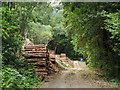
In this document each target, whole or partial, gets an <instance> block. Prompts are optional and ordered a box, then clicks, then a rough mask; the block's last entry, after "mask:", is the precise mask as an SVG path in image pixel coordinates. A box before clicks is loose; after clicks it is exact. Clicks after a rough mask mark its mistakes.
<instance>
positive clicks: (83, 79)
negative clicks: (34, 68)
mask: <svg viewBox="0 0 120 90" xmlns="http://www.w3.org/2000/svg"><path fill="white" fill-rule="evenodd" d="M38 87H39V88H118V86H117V85H112V84H109V83H108V82H107V81H105V80H103V78H102V77H100V76H98V75H97V74H96V73H95V72H94V71H93V70H89V69H88V68H81V65H80V64H79V61H74V68H71V69H67V70H64V71H61V72H59V73H57V74H54V75H51V78H50V79H48V81H47V82H45V83H44V84H43V85H42V86H38Z"/></svg>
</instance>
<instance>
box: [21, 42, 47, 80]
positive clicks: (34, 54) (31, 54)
mask: <svg viewBox="0 0 120 90" xmlns="http://www.w3.org/2000/svg"><path fill="white" fill-rule="evenodd" d="M24 50H25V53H24V54H23V55H24V56H25V58H26V59H30V61H29V62H28V64H32V65H34V67H35V73H36V75H37V76H38V78H39V79H40V80H41V81H42V80H43V79H44V78H45V77H46V76H47V74H48V69H47V66H48V65H47V64H48V60H49V54H48V50H47V48H46V46H45V45H44V44H40V45H25V46H24Z"/></svg>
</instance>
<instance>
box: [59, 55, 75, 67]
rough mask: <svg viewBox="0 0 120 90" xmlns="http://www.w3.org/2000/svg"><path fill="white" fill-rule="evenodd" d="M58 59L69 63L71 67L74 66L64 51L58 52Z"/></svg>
mask: <svg viewBox="0 0 120 90" xmlns="http://www.w3.org/2000/svg"><path fill="white" fill-rule="evenodd" d="M60 61H61V62H63V63H64V64H66V65H71V66H72V67H73V66H74V65H73V62H72V61H71V60H70V59H69V58H68V57H67V56H66V54H64V53H61V54H60Z"/></svg>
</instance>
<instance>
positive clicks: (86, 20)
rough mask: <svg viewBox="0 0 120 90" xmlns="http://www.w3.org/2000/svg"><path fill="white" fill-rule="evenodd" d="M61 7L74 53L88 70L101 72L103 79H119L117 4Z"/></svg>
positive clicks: (119, 30) (68, 5)
mask: <svg viewBox="0 0 120 90" xmlns="http://www.w3.org/2000/svg"><path fill="white" fill-rule="evenodd" d="M62 4H63V5H64V11H63V15H64V19H63V23H64V26H65V29H66V30H67V36H68V37H69V38H71V39H72V41H71V42H72V44H73V45H74V50H75V51H76V52H79V53H80V54H83V56H84V57H85V58H86V59H87V63H88V66H89V67H93V68H95V69H98V70H100V71H102V73H103V74H104V75H105V76H109V77H117V78H120V77H118V75H120V73H119V72H118V70H119V69H120V67H119V66H120V65H119V61H118V60H119V59H120V57H119V50H120V48H119V44H120V43H119V38H120V36H119V35H120V28H119V22H120V21H119V14H120V13H119V11H118V9H119V7H120V3H119V2H118V3H98V2H93V3H82V2H80V3H76V2H69V3H68V2H67V3H65V2H64V3H62ZM103 12H107V14H106V13H105V14H102V13H103Z"/></svg>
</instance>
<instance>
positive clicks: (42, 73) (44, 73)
mask: <svg viewBox="0 0 120 90" xmlns="http://www.w3.org/2000/svg"><path fill="white" fill-rule="evenodd" d="M35 73H36V75H38V76H39V75H47V74H48V73H47V72H35Z"/></svg>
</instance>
